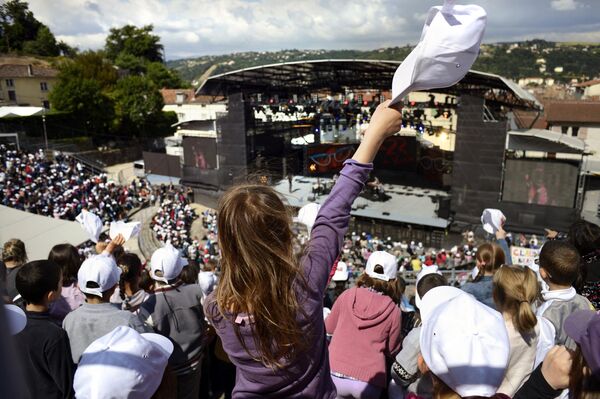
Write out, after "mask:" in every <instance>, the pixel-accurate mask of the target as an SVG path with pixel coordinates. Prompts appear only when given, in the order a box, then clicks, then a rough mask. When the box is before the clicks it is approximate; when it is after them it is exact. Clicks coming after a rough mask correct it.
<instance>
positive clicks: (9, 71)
mask: <svg viewBox="0 0 600 399" xmlns="http://www.w3.org/2000/svg"><path fill="white" fill-rule="evenodd" d="M57 75H58V71H57V70H55V69H52V68H49V67H45V66H41V65H32V64H28V65H18V64H2V65H0V105H12V106H15V105H17V106H36V107H44V108H47V109H49V108H50V100H49V95H50V91H52V88H53V87H54V85H55V84H56V82H57Z"/></svg>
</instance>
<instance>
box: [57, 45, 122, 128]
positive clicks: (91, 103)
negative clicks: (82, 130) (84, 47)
mask: <svg viewBox="0 0 600 399" xmlns="http://www.w3.org/2000/svg"><path fill="white" fill-rule="evenodd" d="M58 69H59V73H58V83H57V84H56V85H55V86H54V88H53V89H52V92H51V93H50V103H51V104H52V108H53V109H55V110H57V111H65V112H71V113H73V114H75V115H77V116H79V117H80V118H81V120H82V121H84V122H86V125H87V126H89V128H90V129H91V130H92V132H107V131H109V130H111V129H112V125H113V122H114V117H115V111H114V101H113V100H112V98H111V96H112V91H113V90H114V87H115V85H116V83H117V78H118V75H117V71H116V70H115V68H114V67H113V66H112V64H111V63H110V62H108V61H107V60H106V59H105V58H104V57H103V55H102V54H101V53H97V52H92V51H87V52H84V53H82V54H80V55H78V56H76V57H75V58H74V59H68V60H65V61H63V62H62V63H61V64H60V65H59V66H58Z"/></svg>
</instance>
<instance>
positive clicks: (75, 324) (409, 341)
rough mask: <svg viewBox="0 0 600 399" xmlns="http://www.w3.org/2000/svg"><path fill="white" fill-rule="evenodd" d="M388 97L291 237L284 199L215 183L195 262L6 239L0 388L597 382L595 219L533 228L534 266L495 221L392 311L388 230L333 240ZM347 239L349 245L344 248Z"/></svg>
mask: <svg viewBox="0 0 600 399" xmlns="http://www.w3.org/2000/svg"><path fill="white" fill-rule="evenodd" d="M388 105H389V104H388V103H383V104H382V105H380V106H379V107H378V108H377V110H376V112H375V113H374V114H373V116H372V119H371V124H370V126H369V129H368V130H367V132H366V134H365V137H364V139H363V141H362V143H361V144H360V146H359V147H358V149H357V151H356V152H355V154H354V156H353V158H352V159H351V160H348V161H346V162H345V164H344V167H343V169H342V171H341V173H340V175H339V178H338V179H337V182H336V184H335V186H334V187H333V189H332V191H331V194H330V195H329V197H328V198H327V200H326V201H325V202H324V203H323V204H322V205H321V207H320V209H318V210H317V212H315V214H314V219H313V220H312V221H311V222H310V223H309V225H310V228H309V234H310V238H308V237H306V239H305V240H304V242H303V243H301V244H300V245H298V240H299V239H298V236H297V234H295V232H294V231H293V228H292V217H291V215H290V212H289V208H288V207H286V206H285V204H284V203H283V202H282V200H281V198H280V197H279V195H278V194H277V193H276V192H275V191H274V190H273V189H272V188H270V187H268V186H265V185H241V186H236V187H234V188H232V189H231V190H229V191H228V192H227V193H226V194H225V195H224V196H223V198H222V199H221V202H220V204H219V210H218V215H219V217H218V219H216V217H214V216H215V215H213V214H207V215H206V216H207V218H206V220H205V222H206V224H207V225H208V215H210V216H211V217H210V234H215V235H218V249H219V253H218V254H219V258H218V259H210V255H209V258H208V259H203V269H202V270H199V269H197V266H196V265H195V262H194V263H190V264H188V260H187V259H186V258H184V257H183V256H182V253H185V252H184V251H181V250H178V249H177V248H175V246H174V245H171V244H170V243H166V245H165V246H164V247H162V248H160V249H158V250H156V251H155V252H154V254H153V255H152V257H151V259H150V262H149V264H148V265H147V266H146V267H144V266H143V265H142V263H141V261H140V259H139V258H137V256H136V255H134V254H131V253H127V252H125V251H124V249H123V247H122V244H123V242H124V238H123V237H122V236H117V237H116V238H114V239H113V240H111V241H110V242H109V243H108V244H107V245H106V246H99V247H98V253H96V254H95V255H93V256H90V257H88V258H87V259H85V260H83V259H82V258H81V257H79V256H78V253H77V250H76V249H75V248H73V247H71V246H69V245H58V246H56V247H54V248H53V249H52V251H51V252H50V254H49V256H48V259H44V260H31V261H30V260H29V259H28V258H27V252H26V248H25V246H24V244H23V243H22V242H21V241H19V240H10V241H8V242H6V243H5V244H4V248H3V253H2V257H3V266H2V271H3V273H2V274H1V275H0V276H1V283H0V288H1V289H2V291H1V292H0V294H1V295H2V297H3V299H4V300H5V302H6V303H7V305H5V306H4V307H2V308H1V309H0V318H2V319H3V320H6V321H7V322H6V323H4V322H2V323H0V334H2V335H1V336H2V337H5V335H6V334H8V333H10V334H12V338H8V337H6V338H5V339H2V340H0V361H2V362H3V363H2V368H3V371H1V372H0V377H2V378H4V377H3V376H5V375H6V373H8V372H10V373H13V374H12V375H13V376H14V378H13V380H11V384H10V386H4V385H3V384H0V393H2V394H4V393H5V392H12V393H13V394H11V395H12V396H7V397H23V398H70V397H77V398H151V397H154V398H194V399H196V398H201V397H220V395H221V394H224V395H225V397H234V398H263V397H272V398H281V397H286V398H336V397H337V398H386V397H387V398H408V399H422V398H423V399H424V398H434V399H442V398H444V399H446V398H453V399H454V398H498V399H507V398H518V399H526V398H527V399H531V398H533V399H536V398H540V399H542V398H555V397H558V396H563V397H571V398H575V399H581V398H590V397H598V395H599V394H600V346H599V345H600V316H599V315H598V314H597V313H596V312H595V310H594V305H595V304H596V303H597V298H598V296H597V292H596V291H595V287H597V286H598V276H600V273H599V272H598V271H597V270H596V269H595V267H596V265H595V264H596V257H595V256H596V252H597V248H600V229H598V228H597V226H594V225H591V224H590V223H587V222H577V223H576V224H575V225H574V227H573V228H572V229H571V231H570V232H569V235H568V237H567V238H566V239H555V240H550V241H548V242H546V243H545V244H544V245H543V246H542V248H541V251H540V256H539V265H538V266H539V268H536V270H534V269H532V268H529V267H524V266H522V265H512V264H511V263H512V260H511V258H510V254H509V253H508V252H507V242H506V236H505V235H504V233H503V231H502V230H501V229H500V231H499V233H498V234H497V235H496V240H495V241H494V242H490V243H484V244H481V245H479V246H478V247H476V248H473V255H472V256H473V258H474V262H475V266H476V267H475V269H474V271H473V274H472V282H469V283H467V284H464V285H463V286H462V289H461V288H459V287H455V286H454V284H453V285H450V284H449V282H448V281H447V279H446V278H445V277H444V275H442V273H441V272H440V266H441V265H440V264H437V262H435V261H432V262H428V263H429V264H426V263H423V264H421V265H419V268H418V269H417V270H415V271H418V275H417V282H416V287H415V294H414V305H415V306H414V307H411V310H410V311H411V312H412V314H411V315H410V317H408V315H407V313H406V312H407V307H406V302H407V301H406V297H407V295H408V290H406V287H405V284H404V282H403V280H402V279H401V277H400V275H399V271H400V270H401V267H402V266H403V262H399V261H398V256H397V254H395V253H393V252H394V251H393V249H394V244H393V243H391V244H388V243H387V241H390V240H378V242H377V243H376V245H374V246H372V247H370V248H369V247H368V245H366V246H365V247H363V246H362V245H361V244H360V242H361V241H367V240H366V239H363V238H362V236H356V237H354V238H353V237H352V235H350V241H351V244H350V245H349V246H347V245H346V238H345V236H346V232H347V229H348V224H349V221H350V210H351V205H352V203H353V201H354V200H355V198H356V197H357V196H358V195H359V193H360V191H361V189H362V187H363V185H364V184H365V182H366V181H367V179H368V176H369V173H370V171H371V169H372V161H373V158H374V156H375V154H376V153H377V150H378V149H379V146H380V145H381V143H382V142H383V140H384V139H385V138H386V137H387V136H389V135H391V134H393V133H395V132H397V131H398V130H399V129H400V124H401V113H400V112H399V111H398V110H396V109H395V108H394V107H390V106H388ZM163 202H164V201H163ZM184 216H185V214H184ZM214 239H215V241H216V236H215V237H214ZM352 242H353V243H357V242H358V243H359V244H358V245H359V247H360V250H361V255H360V256H361V258H351V257H350V256H349V254H350V253H352V252H354V250H355V248H354V246H355V244H352ZM371 243H372V244H375V242H374V238H372V239H371ZM388 245H389V247H388ZM416 247H417V248H416V249H415V252H416V253H415V254H414V255H416V256H417V257H419V256H422V255H419V254H418V251H419V249H418V247H419V246H418V244H417V245H416ZM363 249H365V251H364V252H365V254H366V255H367V256H364V255H363V254H362V252H363V251H362V250H363ZM346 250H347V251H346ZM412 250H413V249H411V251H412ZM344 255H346V257H344ZM350 259H352V261H353V262H356V263H357V264H360V267H359V268H357V272H358V273H357V276H355V280H354V281H353V284H352V286H351V287H349V288H347V289H345V290H343V291H342V292H341V293H340V295H339V296H338V297H337V300H335V302H334V303H333V305H332V306H331V312H330V313H327V312H324V300H325V297H326V291H327V288H328V286H329V283H330V280H331V279H332V278H334V277H336V275H338V276H339V275H340V274H341V275H343V274H344V273H346V278H347V273H348V272H347V270H346V271H345V272H344V267H343V264H344V263H345V262H346V261H350ZM217 260H218V262H216V261H217ZM412 260H414V258H413V259H412ZM363 265H364V266H363ZM338 272H340V273H338ZM9 303H10V304H11V305H8V304H9ZM12 304H14V305H17V306H13V305H12ZM7 346H10V348H7ZM11 351H13V352H14V353H16V356H14V357H10V358H9V357H7V356H5V355H7V354H8V353H10V352H11ZM14 392H17V394H14ZM593 395H595V396H593ZM2 397H4V396H2Z"/></svg>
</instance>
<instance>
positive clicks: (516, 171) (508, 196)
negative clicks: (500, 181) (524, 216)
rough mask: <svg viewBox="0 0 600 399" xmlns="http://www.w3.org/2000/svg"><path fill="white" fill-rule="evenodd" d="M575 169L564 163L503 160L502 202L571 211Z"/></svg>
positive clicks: (575, 177)
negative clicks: (568, 209) (556, 207)
mask: <svg viewBox="0 0 600 399" xmlns="http://www.w3.org/2000/svg"><path fill="white" fill-rule="evenodd" d="M577 174H578V170H577V166H575V165H573V164H569V163H566V162H541V161H529V160H527V161H525V160H517V159H507V160H506V170H505V173H504V189H503V192H502V200H503V201H511V202H521V203H525V204H535V205H548V206H560V207H565V208H572V207H573V206H574V205H575V193H576V191H577Z"/></svg>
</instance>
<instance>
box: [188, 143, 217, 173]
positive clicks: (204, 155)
mask: <svg viewBox="0 0 600 399" xmlns="http://www.w3.org/2000/svg"><path fill="white" fill-rule="evenodd" d="M183 160H184V165H185V166H192V167H195V168H198V169H216V168H217V140H216V139H213V138H208V137H189V136H186V137H184V138H183Z"/></svg>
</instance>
